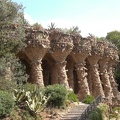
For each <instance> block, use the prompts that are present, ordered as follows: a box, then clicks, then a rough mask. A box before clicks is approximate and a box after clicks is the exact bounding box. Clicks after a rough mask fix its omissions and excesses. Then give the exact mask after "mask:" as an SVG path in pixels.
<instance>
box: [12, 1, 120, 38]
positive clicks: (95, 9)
mask: <svg viewBox="0 0 120 120" xmlns="http://www.w3.org/2000/svg"><path fill="white" fill-rule="evenodd" d="M12 1H13V2H17V3H18V4H22V5H23V6H24V7H25V9H24V16H25V18H26V19H27V21H28V22H29V23H30V24H31V25H32V24H34V23H36V22H38V23H40V24H41V25H42V26H43V27H44V28H47V27H48V25H50V23H51V22H52V23H55V25H56V27H58V28H70V27H73V26H78V27H79V29H80V30H81V35H82V36H88V33H91V34H93V35H95V36H97V37H105V36H106V35H107V33H108V32H111V31H113V30H118V31H119V30H120V0H12Z"/></svg>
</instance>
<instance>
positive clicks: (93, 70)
mask: <svg viewBox="0 0 120 120" xmlns="http://www.w3.org/2000/svg"><path fill="white" fill-rule="evenodd" d="M103 53H104V45H103V43H102V42H100V41H99V42H96V41H95V43H94V44H93V45H92V51H91V55H90V56H88V57H87V59H88V61H89V65H90V66H89V68H88V69H89V75H90V76H91V77H90V78H91V79H92V80H90V81H91V82H92V90H91V91H92V95H93V96H95V97H97V96H98V95H100V94H101V95H102V96H103V97H104V92H103V88H102V84H101V80H100V76H99V71H98V68H99V65H98V61H99V59H100V58H101V57H102V55H103Z"/></svg>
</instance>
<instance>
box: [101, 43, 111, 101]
mask: <svg viewBox="0 0 120 120" xmlns="http://www.w3.org/2000/svg"><path fill="white" fill-rule="evenodd" d="M103 43H104V54H103V57H102V58H101V59H100V60H99V66H100V78H101V81H102V84H103V89H104V94H105V97H107V98H109V100H111V99H112V97H113V93H112V87H111V83H110V79H109V75H108V71H107V69H108V61H109V60H110V56H111V55H110V52H111V49H109V47H108V46H109V42H107V41H103Z"/></svg>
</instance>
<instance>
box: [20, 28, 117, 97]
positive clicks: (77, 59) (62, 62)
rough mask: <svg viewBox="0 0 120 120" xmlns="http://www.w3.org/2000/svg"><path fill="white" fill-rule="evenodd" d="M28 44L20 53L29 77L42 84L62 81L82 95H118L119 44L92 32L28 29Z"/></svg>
mask: <svg viewBox="0 0 120 120" xmlns="http://www.w3.org/2000/svg"><path fill="white" fill-rule="evenodd" d="M26 43H27V47H26V48H25V49H24V50H23V51H21V52H20V53H19V57H20V59H21V61H23V62H24V63H25V65H26V67H27V72H28V74H29V75H30V77H29V79H28V81H29V82H31V83H36V84H38V85H39V86H47V85H52V84H62V85H64V86H66V87H67V88H71V89H73V91H74V92H75V93H76V94H78V96H79V99H83V98H85V97H86V95H89V94H92V95H93V96H95V97H97V96H98V95H100V94H101V95H102V96H103V97H108V98H111V97H116V96H117V94H118V90H117V83H116V82H115V79H114V74H113V72H114V67H115V65H116V63H117V61H118V53H117V52H118V51H117V48H116V47H115V46H114V45H113V44H111V43H109V42H107V41H105V40H102V41H96V38H95V37H94V36H93V35H89V36H88V37H86V38H83V37H82V36H81V35H80V34H72V33H71V34H65V33H63V32H61V31H59V30H57V29H53V30H51V31H45V30H35V29H32V28H27V29H26Z"/></svg>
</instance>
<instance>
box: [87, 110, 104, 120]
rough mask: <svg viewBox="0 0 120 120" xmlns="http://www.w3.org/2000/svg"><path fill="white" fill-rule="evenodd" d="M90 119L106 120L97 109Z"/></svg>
mask: <svg viewBox="0 0 120 120" xmlns="http://www.w3.org/2000/svg"><path fill="white" fill-rule="evenodd" d="M89 119H90V120H104V119H103V118H102V114H101V111H100V110H99V108H97V109H96V110H94V111H92V112H91V113H90V115H89Z"/></svg>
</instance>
